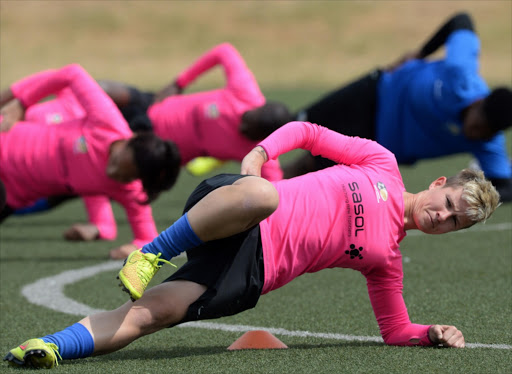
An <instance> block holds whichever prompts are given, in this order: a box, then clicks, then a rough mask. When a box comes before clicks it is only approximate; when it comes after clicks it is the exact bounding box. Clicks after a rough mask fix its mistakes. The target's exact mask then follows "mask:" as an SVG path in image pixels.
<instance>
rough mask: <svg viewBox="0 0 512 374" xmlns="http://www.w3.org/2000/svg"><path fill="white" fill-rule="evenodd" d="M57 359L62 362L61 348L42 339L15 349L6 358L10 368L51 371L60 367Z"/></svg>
mask: <svg viewBox="0 0 512 374" xmlns="http://www.w3.org/2000/svg"><path fill="white" fill-rule="evenodd" d="M57 357H58V358H59V359H61V360H62V357H60V354H59V348H58V347H57V346H56V345H55V344H52V343H45V342H44V341H43V340H42V339H30V340H27V341H26V342H24V343H23V344H20V345H19V346H17V347H16V348H13V349H11V350H10V351H9V353H7V356H5V357H4V361H8V363H9V365H10V366H15V367H29V368H35V369H51V368H54V367H56V366H57V365H59V363H58V362H57Z"/></svg>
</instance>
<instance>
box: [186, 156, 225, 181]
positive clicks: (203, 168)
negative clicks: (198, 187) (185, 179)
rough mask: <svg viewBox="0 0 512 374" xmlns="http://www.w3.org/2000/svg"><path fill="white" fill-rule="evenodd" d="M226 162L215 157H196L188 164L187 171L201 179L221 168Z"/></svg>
mask: <svg viewBox="0 0 512 374" xmlns="http://www.w3.org/2000/svg"><path fill="white" fill-rule="evenodd" d="M225 162H226V161H222V160H218V159H216V158H214V157H196V158H194V159H193V160H192V161H189V162H188V163H187V165H186V169H187V171H188V172H189V173H190V174H192V175H194V176H196V177H200V176H201V175H204V174H207V173H209V172H211V171H213V170H215V169H217V168H219V167H221V166H222V165H224V163H225Z"/></svg>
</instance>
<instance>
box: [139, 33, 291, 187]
mask: <svg viewBox="0 0 512 374" xmlns="http://www.w3.org/2000/svg"><path fill="white" fill-rule="evenodd" d="M217 65H220V66H222V68H223V69H224V73H225V76H226V86H225V87H224V88H222V89H216V90H211V91H205V92H199V93H192V94H185V95H174V96H170V97H168V98H166V99H165V100H163V101H161V102H159V103H155V104H153V105H151V106H150V107H149V109H148V116H149V118H150V119H151V121H152V122H153V128H154V131H155V133H156V134H157V135H159V136H160V137H161V138H163V139H168V140H172V141H173V142H174V143H176V145H177V146H178V148H179V150H180V154H181V157H182V162H183V164H186V163H187V162H188V161H190V160H192V159H193V158H195V157H199V156H212V157H215V158H218V159H221V160H235V161H241V160H242V159H243V158H244V156H245V155H246V154H247V153H249V151H251V149H253V148H254V147H255V146H256V145H257V143H258V142H256V141H252V140H249V139H247V138H246V137H244V136H243V135H242V134H241V133H240V131H239V126H240V123H241V118H242V115H243V114H244V113H245V112H246V111H248V110H252V109H255V108H258V107H260V106H262V105H263V104H265V97H264V96H263V94H262V93H261V91H260V88H259V86H258V83H257V82H256V79H255V78H254V76H253V74H252V73H251V71H250V70H249V68H248V67H247V65H246V64H245V62H244V60H243V59H242V57H241V56H240V54H239V53H238V52H237V50H236V49H235V48H234V47H233V46H232V45H230V44H228V43H223V44H220V45H218V46H216V47H214V48H213V49H211V50H210V51H208V52H207V53H206V54H204V55H203V56H201V57H200V58H199V59H198V60H197V61H196V62H195V63H194V64H193V65H191V66H190V67H189V68H188V69H186V70H185V71H183V72H182V73H181V74H180V75H179V76H178V78H177V84H178V85H179V86H180V87H181V88H185V87H187V86H188V85H189V84H190V83H192V82H193V81H194V80H195V79H196V78H197V77H198V76H200V75H201V74H203V73H204V72H206V71H208V70H210V69H212V68H213V67H215V66H217ZM262 176H263V177H264V178H266V179H269V180H279V179H282V176H283V174H282V170H281V168H280V166H279V162H278V160H273V161H272V162H268V163H266V164H265V166H264V168H263V170H262Z"/></svg>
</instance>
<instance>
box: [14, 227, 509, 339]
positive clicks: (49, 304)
mask: <svg viewBox="0 0 512 374" xmlns="http://www.w3.org/2000/svg"><path fill="white" fill-rule="evenodd" d="M485 227H486V229H487V230H485V231H491V230H492V231H502V230H510V228H511V227H512V225H511V224H510V223H505V224H495V225H487V226H485ZM470 230H471V231H474V230H475V229H474V228H472V229H470ZM470 230H467V231H470ZM479 231H482V230H479ZM122 264H123V262H122V261H107V262H104V263H101V264H98V265H94V266H89V267H85V268H82V269H75V270H68V271H64V272H62V273H60V274H57V275H54V276H51V277H46V278H41V279H39V280H37V281H36V282H34V283H31V284H27V285H26V286H24V287H23V288H22V290H21V293H22V294H23V296H25V297H26V298H27V300H28V301H29V302H31V303H33V304H36V305H40V306H43V307H46V308H49V309H52V310H56V311H58V312H62V313H66V314H71V315H76V316H88V315H91V314H96V313H100V312H104V311H105V310H103V309H95V308H91V307H89V306H87V305H85V304H82V303H79V302H77V301H75V300H73V299H70V298H68V297H67V296H66V295H65V294H64V287H65V286H66V285H68V284H73V283H75V282H78V281H80V280H82V279H86V278H90V277H92V276H94V275H96V274H98V273H101V272H104V271H111V270H115V269H120V268H121V266H122ZM179 327H182V328H186V327H192V328H202V329H209V330H221V331H232V332H246V331H250V330H266V331H269V332H270V333H272V334H276V335H284V336H294V337H312V338H319V339H332V340H343V341H362V342H383V340H382V338H381V337H379V336H357V335H346V334H334V333H315V332H309V331H289V330H285V329H281V328H267V327H256V326H244V325H228V324H224V323H214V322H189V323H185V324H183V325H179ZM466 347H468V348H493V349H512V345H507V344H481V343H466Z"/></svg>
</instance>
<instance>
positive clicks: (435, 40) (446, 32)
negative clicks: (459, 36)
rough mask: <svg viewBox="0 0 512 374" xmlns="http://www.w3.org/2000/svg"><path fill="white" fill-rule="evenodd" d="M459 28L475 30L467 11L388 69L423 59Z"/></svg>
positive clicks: (456, 16) (443, 26)
mask: <svg viewBox="0 0 512 374" xmlns="http://www.w3.org/2000/svg"><path fill="white" fill-rule="evenodd" d="M458 30H469V31H472V32H475V28H474V25H473V21H472V19H471V17H470V16H469V14H467V13H457V14H455V15H454V16H453V17H451V18H450V19H449V20H448V21H446V23H444V24H443V25H442V26H441V27H440V28H439V29H438V30H437V31H436V32H435V33H434V34H433V35H432V36H431V37H430V38H429V39H428V40H427V41H426V42H425V43H424V44H423V45H422V46H421V47H420V48H418V49H417V50H413V51H411V52H407V53H406V54H405V55H403V56H401V57H400V58H399V59H398V60H397V61H395V62H394V63H392V64H391V65H390V66H388V67H387V70H394V69H396V68H397V67H399V66H400V65H402V64H403V63H405V62H407V61H409V60H412V59H423V58H425V57H427V56H429V55H431V54H432V53H434V52H435V51H437V50H438V49H439V48H440V47H441V46H443V45H444V44H445V43H446V41H447V40H448V38H449V36H450V35H452V33H454V32H455V31H458Z"/></svg>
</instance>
